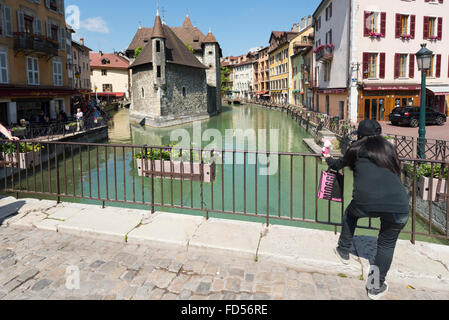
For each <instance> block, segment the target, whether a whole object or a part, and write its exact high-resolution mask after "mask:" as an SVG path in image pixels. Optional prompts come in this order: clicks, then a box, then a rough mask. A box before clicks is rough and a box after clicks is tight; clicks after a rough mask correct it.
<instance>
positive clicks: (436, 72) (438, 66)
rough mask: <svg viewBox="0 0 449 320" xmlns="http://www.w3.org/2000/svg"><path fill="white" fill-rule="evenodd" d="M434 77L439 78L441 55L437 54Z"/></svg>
mask: <svg viewBox="0 0 449 320" xmlns="http://www.w3.org/2000/svg"><path fill="white" fill-rule="evenodd" d="M435 69H436V70H435V77H436V78H439V77H441V54H437V65H436V68H435Z"/></svg>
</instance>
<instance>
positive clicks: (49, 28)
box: [45, 21, 51, 39]
mask: <svg viewBox="0 0 449 320" xmlns="http://www.w3.org/2000/svg"><path fill="white" fill-rule="evenodd" d="M45 29H46V31H47V38H49V39H51V24H50V22H48V21H47V22H46V27H45Z"/></svg>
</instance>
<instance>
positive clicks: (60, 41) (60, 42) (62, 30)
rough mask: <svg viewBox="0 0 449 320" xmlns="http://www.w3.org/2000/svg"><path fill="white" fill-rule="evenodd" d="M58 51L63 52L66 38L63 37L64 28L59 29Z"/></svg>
mask: <svg viewBox="0 0 449 320" xmlns="http://www.w3.org/2000/svg"><path fill="white" fill-rule="evenodd" d="M58 41H59V49H60V50H65V44H66V36H65V29H64V27H59V37H58Z"/></svg>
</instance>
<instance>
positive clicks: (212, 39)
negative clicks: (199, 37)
mask: <svg viewBox="0 0 449 320" xmlns="http://www.w3.org/2000/svg"><path fill="white" fill-rule="evenodd" d="M203 43H218V41H217V39H215V36H214V35H213V34H212V32H211V31H210V30H209V33H208V34H207V35H206V37H205V38H204V40H203Z"/></svg>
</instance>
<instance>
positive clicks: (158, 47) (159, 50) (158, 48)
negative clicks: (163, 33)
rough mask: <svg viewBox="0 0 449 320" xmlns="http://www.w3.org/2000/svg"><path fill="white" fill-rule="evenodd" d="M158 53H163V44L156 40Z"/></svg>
mask: <svg viewBox="0 0 449 320" xmlns="http://www.w3.org/2000/svg"><path fill="white" fill-rule="evenodd" d="M156 52H161V42H160V41H159V40H156Z"/></svg>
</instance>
